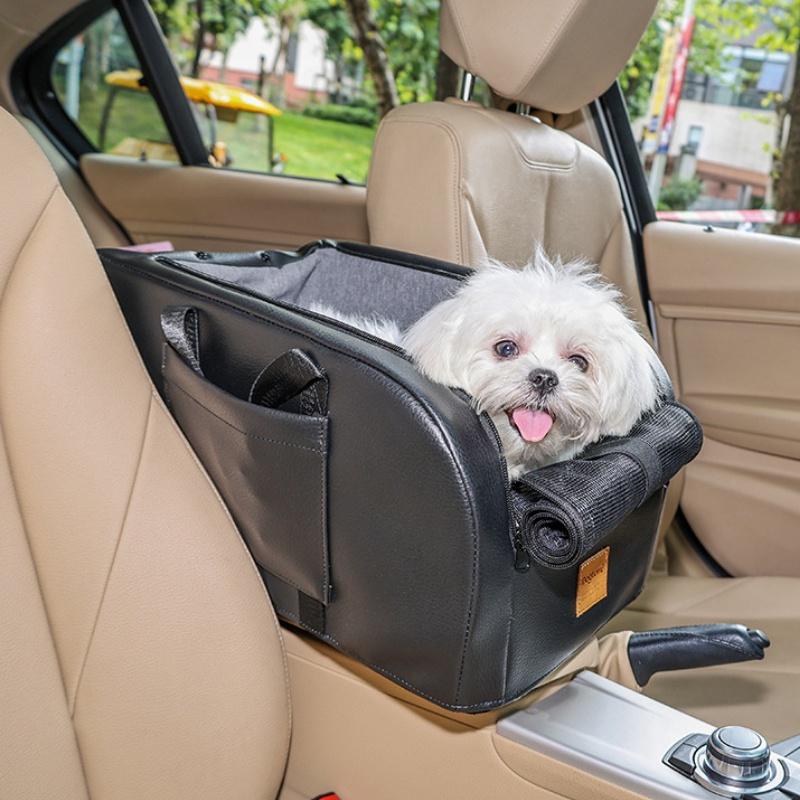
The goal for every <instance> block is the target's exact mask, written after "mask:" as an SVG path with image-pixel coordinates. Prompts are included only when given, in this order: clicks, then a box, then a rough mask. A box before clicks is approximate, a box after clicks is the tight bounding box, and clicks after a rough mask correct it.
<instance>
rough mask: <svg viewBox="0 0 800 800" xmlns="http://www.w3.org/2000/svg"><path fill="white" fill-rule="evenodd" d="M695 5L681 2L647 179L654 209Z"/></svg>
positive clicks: (673, 122)
mask: <svg viewBox="0 0 800 800" xmlns="http://www.w3.org/2000/svg"><path fill="white" fill-rule="evenodd" d="M694 4H695V0H684V6H683V15H682V16H681V26H680V41H679V43H678V52H677V54H676V56H675V64H674V65H673V67H672V79H671V82H670V89H669V96H668V98H667V105H666V107H665V109H664V115H663V117H662V119H661V130H660V134H659V138H658V149H657V150H656V153H655V155H654V156H653V163H652V165H651V167H650V174H649V175H648V178H647V187H648V189H649V190H650V197H651V198H652V199H653V205H654V206H657V205H658V196H659V194H660V193H661V183H662V181H663V180H664V172H665V171H666V168H667V157H668V155H669V144H670V141H671V140H672V129H673V127H674V126H675V115H676V114H677V111H678V103H680V99H681V91H682V90H683V80H684V78H685V77H686V64H687V62H688V60H689V48H690V47H691V44H692V34H693V33H694Z"/></svg>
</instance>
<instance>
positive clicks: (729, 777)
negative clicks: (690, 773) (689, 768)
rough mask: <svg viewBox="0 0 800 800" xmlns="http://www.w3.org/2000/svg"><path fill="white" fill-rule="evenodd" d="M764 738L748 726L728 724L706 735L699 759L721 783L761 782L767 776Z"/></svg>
mask: <svg viewBox="0 0 800 800" xmlns="http://www.w3.org/2000/svg"><path fill="white" fill-rule="evenodd" d="M769 757H770V751H769V745H768V744H767V740H766V739H765V738H764V737H763V736H762V735H761V734H760V733H757V732H756V731H754V730H751V729H750V728H743V727H741V726H739V725H729V726H727V727H725V728H717V729H716V730H715V731H714V732H713V733H712V734H711V736H709V737H708V743H707V744H706V751H705V758H704V761H703V762H702V764H703V766H704V767H705V769H706V771H707V772H708V773H709V775H710V776H712V777H714V778H716V779H718V780H719V781H720V782H721V783H726V782H728V781H735V782H737V783H745V782H746V783H756V784H761V783H763V782H764V781H767V780H769V777H770V758H769Z"/></svg>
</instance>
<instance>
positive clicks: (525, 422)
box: [511, 408, 553, 442]
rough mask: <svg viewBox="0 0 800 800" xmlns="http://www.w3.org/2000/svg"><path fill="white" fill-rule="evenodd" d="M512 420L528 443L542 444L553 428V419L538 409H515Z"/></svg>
mask: <svg viewBox="0 0 800 800" xmlns="http://www.w3.org/2000/svg"><path fill="white" fill-rule="evenodd" d="M511 419H513V420H514V424H515V425H516V426H517V430H518V431H519V435H520V436H521V437H522V438H523V439H524V440H525V441H526V442H541V441H542V439H544V437H545V436H547V434H548V433H550V428H552V427H553V418H552V417H551V416H550V415H549V414H548V413H547V412H546V411H540V410H539V409H538V408H515V409H514V410H513V411H512V412H511Z"/></svg>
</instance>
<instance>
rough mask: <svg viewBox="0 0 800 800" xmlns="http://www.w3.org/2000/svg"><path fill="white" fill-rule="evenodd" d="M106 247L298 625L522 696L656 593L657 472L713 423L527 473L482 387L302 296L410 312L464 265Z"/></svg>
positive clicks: (407, 664) (465, 696)
mask: <svg viewBox="0 0 800 800" xmlns="http://www.w3.org/2000/svg"><path fill="white" fill-rule="evenodd" d="M102 256H103V260H104V263H105V266H106V270H107V273H108V275H109V278H110V280H111V283H112V285H113V288H114V290H115V292H116V294H117V297H118V299H119V302H120V305H121V306H122V309H123V312H124V314H125V317H126V319H127V321H128V324H129V326H130V328H131V331H132V332H133V335H134V338H135V339H136V342H137V344H138V345H139V348H140V350H141V352H142V354H143V357H144V361H145V363H146V365H147V368H148V370H149V371H150V374H151V376H152V378H153V380H154V382H155V384H156V386H157V387H158V388H159V390H160V391H161V392H162V394H163V396H164V398H165V400H166V402H167V403H168V405H169V407H170V408H171V410H172V412H173V414H174V415H175V418H176V419H177V421H178V423H179V425H180V426H181V428H182V429H183V431H184V433H185V435H186V437H187V438H188V439H189V441H190V442H191V443H192V445H193V447H194V449H195V451H196V452H197V454H198V456H199V457H200V459H201V461H202V462H203V464H204V465H205V467H206V469H207V470H208V472H209V474H210V476H211V478H212V479H213V480H214V482H215V483H216V485H217V487H218V489H219V491H220V493H221V494H222V496H223V498H224V499H225V501H226V502H227V504H228V507H229V508H230V510H231V513H232V514H233V516H234V519H235V520H236V522H237V524H238V527H239V530H240V531H241V533H242V536H243V537H244V539H245V540H246V542H247V544H248V546H249V548H250V550H251V552H252V554H253V557H254V559H255V561H256V562H257V564H258V566H259V568H260V569H261V572H262V575H263V577H264V581H265V582H266V585H267V587H268V589H269V593H270V596H271V597H272V600H273V603H274V605H275V608H276V610H277V612H278V614H279V615H280V616H281V617H282V618H283V619H284V620H285V621H287V622H289V623H291V624H294V625H296V626H299V627H301V628H303V629H305V630H307V631H309V632H310V633H312V634H313V635H315V636H317V637H319V638H320V639H323V640H324V641H326V642H328V643H329V644H331V645H332V646H333V647H335V648H337V649H339V650H341V651H342V652H344V653H347V654H349V655H351V656H354V657H355V658H357V659H359V660H361V661H362V662H364V663H365V664H367V665H369V666H370V667H372V668H374V669H375V670H377V671H379V672H380V673H382V674H384V675H386V676H387V677H389V678H391V679H392V680H394V681H396V682H397V683H399V684H401V685H403V686H405V687H406V688H408V689H410V690H411V691H413V692H416V693H417V694H419V695H421V696H424V697H426V698H428V699H429V700H431V701H433V702H434V703H437V704H440V705H442V706H446V707H448V708H451V709H459V710H464V711H471V712H477V711H482V710H485V709H488V708H491V707H494V706H499V705H502V704H504V703H507V702H509V701H511V700H514V699H515V698H517V697H519V696H521V695H523V694H524V693H526V692H527V691H529V690H530V689H531V688H532V687H534V686H535V685H536V684H537V682H539V681H540V680H541V679H542V678H543V677H544V676H546V675H547V673H549V672H550V671H552V670H553V669H554V668H556V667H557V666H558V665H559V664H560V663H561V662H563V661H564V660H565V659H567V658H568V657H569V656H570V655H571V654H572V653H574V652H575V651H576V650H577V649H578V648H579V647H581V646H582V645H583V644H584V643H585V642H586V641H587V640H588V639H589V638H590V637H591V636H592V635H593V634H594V633H595V632H596V631H597V630H598V629H599V628H600V627H601V626H602V625H603V624H604V623H605V622H607V621H608V620H609V619H610V618H611V617H612V616H613V615H614V614H616V613H617V612H618V611H619V610H620V609H622V608H623V607H624V606H625V605H626V604H627V603H629V602H630V601H631V600H632V599H633V598H634V597H635V596H636V595H637V594H638V592H639V591H640V589H641V587H642V585H643V582H644V579H645V576H646V574H647V571H648V569H649V567H650V563H651V560H652V556H653V551H654V548H655V543H656V536H657V528H658V520H659V515H660V511H661V506H662V500H663V493H664V486H665V484H666V482H667V481H668V480H669V479H670V478H671V477H672V475H674V474H675V472H676V471H677V470H678V469H679V468H680V467H681V466H682V465H683V464H685V463H686V462H687V461H689V460H690V459H691V458H693V457H694V455H695V454H696V453H697V451H698V449H699V447H700V443H701V439H702V435H701V432H700V428H699V426H698V424H697V422H696V420H695V419H694V417H693V416H692V415H691V414H690V413H689V412H688V411H687V410H686V409H685V408H683V407H682V406H680V405H678V404H676V403H674V402H672V401H667V402H665V403H664V405H663V406H661V408H660V409H659V410H657V411H656V412H654V413H653V414H651V415H649V416H647V417H646V418H644V419H643V420H642V421H641V422H640V423H639V425H638V426H637V428H636V429H635V430H634V431H633V432H632V433H631V435H630V436H628V437H625V438H623V439H616V440H607V441H605V442H602V443H600V444H599V445H597V446H596V447H594V448H592V449H591V451H589V452H586V453H584V454H583V455H582V456H581V457H580V458H578V459H575V460H573V461H569V462H564V463H562V464H555V465H552V466H549V467H546V468H544V469H541V470H538V471H536V472H531V473H528V474H527V475H525V476H524V477H523V478H522V479H520V480H519V481H517V482H515V483H514V485H513V486H510V485H509V482H508V479H507V474H506V468H505V464H504V461H503V456H502V453H501V450H500V446H499V442H498V438H497V433H496V431H495V429H494V426H493V424H492V422H491V420H490V419H489V418H488V417H486V416H482V415H478V414H476V413H475V411H474V410H473V408H472V406H471V405H470V398H469V397H467V396H465V395H464V394H463V393H462V392H459V391H456V390H452V389H449V388H447V387H445V386H441V385H437V384H434V383H431V382H430V381H428V380H427V379H425V378H424V377H423V376H422V375H421V374H420V373H419V372H418V371H417V370H416V369H415V368H414V366H413V365H412V364H411V363H410V361H409V360H408V358H407V357H406V355H405V354H404V352H403V351H402V350H401V349H400V348H398V347H396V346H394V345H391V344H388V343H386V342H384V341H381V340H378V339H376V338H374V337H371V336H368V335H367V334H365V333H363V332H361V331H359V330H355V329H353V328H351V327H348V326H347V325H344V324H342V323H339V322H336V321H333V320H331V319H329V318H327V317H324V316H321V315H319V314H316V313H313V312H312V311H310V310H309V307H310V306H313V305H314V304H317V303H324V304H326V305H328V306H330V307H332V308H335V309H337V310H338V311H340V312H343V313H351V314H360V315H371V314H378V315H386V316H390V317H391V318H393V319H395V320H397V322H398V323H399V324H400V326H401V327H404V326H407V325H409V324H410V323H412V322H413V321H415V320H416V319H418V318H419V317H421V316H422V315H423V314H424V313H425V312H426V311H427V310H428V309H429V308H431V307H432V306H433V305H434V304H435V303H437V302H439V301H441V300H443V299H445V298H447V297H449V296H450V295H451V294H452V293H453V292H454V291H455V290H456V289H457V288H458V286H459V282H460V281H462V280H463V279H464V278H465V277H466V276H467V275H468V274H469V272H468V271H467V270H465V269H464V268H461V267H457V266H454V265H452V264H445V263H442V262H438V261H432V260H429V259H424V258H421V257H418V256H410V255H407V254H402V253H398V252H394V251H387V250H382V249H379V248H373V247H367V246H362V245H345V244H336V243H332V242H318V243H315V244H312V245H309V246H307V247H305V248H303V249H302V250H300V251H298V252H296V253H284V252H258V253H252V254H213V255H212V254H208V253H201V252H199V253H170V254H163V255H142V254H136V253H131V252H127V251H121V250H109V251H104V252H103V253H102ZM387 312H389V313H387ZM187 558H191V554H190V553H187Z"/></svg>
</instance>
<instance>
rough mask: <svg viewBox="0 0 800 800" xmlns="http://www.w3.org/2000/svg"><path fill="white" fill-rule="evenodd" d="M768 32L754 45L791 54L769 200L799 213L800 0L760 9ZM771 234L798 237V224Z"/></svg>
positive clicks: (775, 0)
mask: <svg viewBox="0 0 800 800" xmlns="http://www.w3.org/2000/svg"><path fill="white" fill-rule="evenodd" d="M763 13H764V14H765V16H766V17H767V19H768V20H769V22H770V28H771V29H770V30H768V31H767V32H765V33H763V34H762V35H761V36H759V37H758V40H757V45H758V46H759V47H766V48H768V49H770V50H782V51H784V52H787V53H792V54H794V75H793V76H792V86H791V89H790V91H789V96H788V97H783V96H782V95H778V96H776V97H775V108H776V111H777V114H778V126H777V132H776V136H775V145H774V147H773V152H772V164H773V166H772V197H773V203H774V206H775V208H777V209H778V210H780V211H797V210H800V0H772V2H770V3H769V4H767V6H766V7H765V8H764V9H763ZM773 232H774V233H781V234H784V235H790V236H800V226H799V225H782V224H779V225H776V226H774V228H773Z"/></svg>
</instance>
